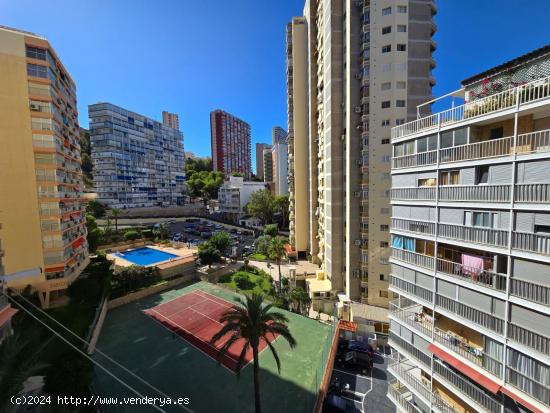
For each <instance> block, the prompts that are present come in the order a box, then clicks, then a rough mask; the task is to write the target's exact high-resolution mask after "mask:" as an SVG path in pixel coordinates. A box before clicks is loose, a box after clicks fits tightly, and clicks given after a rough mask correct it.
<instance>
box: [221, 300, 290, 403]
mask: <svg viewBox="0 0 550 413" xmlns="http://www.w3.org/2000/svg"><path fill="white" fill-rule="evenodd" d="M237 302H238V304H237V305H235V306H233V307H232V308H230V309H229V310H227V311H226V312H225V313H224V314H223V315H222V316H221V317H220V323H221V324H222V327H221V329H220V330H219V331H218V332H217V333H216V334H214V336H213V337H212V340H211V343H212V344H213V345H215V344H216V343H217V342H218V341H220V340H221V339H222V338H223V337H226V336H227V335H228V336H229V338H228V340H227V341H226V342H225V343H224V345H223V347H222V348H221V349H220V357H223V356H224V355H226V354H227V353H228V351H229V348H230V347H231V346H232V345H233V344H234V343H235V342H237V341H238V340H243V341H244V345H243V349H242V351H241V353H240V355H239V359H238V361H237V373H238V374H239V373H240V371H241V368H242V366H243V364H244V360H245V356H246V353H247V351H248V349H250V348H252V355H253V359H254V401H255V403H254V405H255V412H256V413H261V410H262V409H261V402H260V360H259V357H258V352H259V346H260V341H261V340H264V341H265V342H266V343H267V345H268V347H269V349H270V350H271V353H272V354H273V358H274V359H275V362H276V364H277V369H278V370H279V373H280V372H281V362H280V360H279V355H278V354H277V351H276V350H275V347H273V345H272V344H271V342H270V339H272V338H273V335H275V334H278V335H280V336H281V337H283V338H284V339H285V340H286V341H287V342H288V344H289V345H290V347H291V348H294V347H296V340H295V339H294V337H293V336H292V334H291V333H290V330H289V329H288V325H287V323H288V319H287V318H286V316H285V315H284V314H282V313H279V312H275V311H271V310H272V309H273V305H272V304H267V305H266V304H265V303H264V296H263V295H262V294H252V295H245V300H242V299H241V298H237Z"/></svg>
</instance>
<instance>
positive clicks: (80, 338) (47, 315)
mask: <svg viewBox="0 0 550 413" xmlns="http://www.w3.org/2000/svg"><path fill="white" fill-rule="evenodd" d="M11 291H13V292H15V293H16V294H17V296H18V297H19V298H21V299H23V300H24V301H25V302H26V303H28V304H30V305H31V306H32V307H33V308H35V309H36V310H38V311H40V312H41V313H42V314H44V315H45V316H46V317H48V318H49V319H50V320H52V321H53V322H55V323H56V324H58V325H59V326H60V327H61V328H63V329H64V330H66V331H67V332H69V333H70V334H71V335H72V336H74V337H76V338H77V339H78V340H80V341H81V342H83V343H84V344H87V345H90V343H89V342H88V341H86V340H84V339H83V338H82V337H80V336H79V335H78V334H76V333H75V332H74V331H72V330H70V329H69V328H68V327H66V326H65V325H63V324H61V323H60V322H59V321H57V320H56V319H55V318H54V317H52V316H51V315H49V314H48V313H46V312H45V311H44V310H42V309H41V308H40V307H37V306H36V305H34V304H33V303H32V302H31V301H29V300H27V299H26V298H25V297H23V296H22V295H21V294H19V293H18V292H17V291H15V290H13V289H11ZM95 352H97V353H99V354H101V355H102V356H103V357H105V358H106V359H107V360H109V361H110V362H111V363H113V364H114V365H116V366H117V367H120V368H121V369H122V370H124V371H125V372H127V373H129V374H130V375H132V376H133V377H135V378H136V379H138V380H139V381H140V382H141V383H143V384H145V385H146V386H149V387H150V388H152V389H153V390H155V391H156V392H158V393H159V394H161V395H162V396H164V397H166V398H170V399H174V398H173V397H170V396H168V395H167V394H165V393H163V392H162V391H161V390H160V389H157V388H156V387H155V386H153V385H152V384H151V383H149V382H148V381H146V380H145V379H143V378H141V377H140V376H138V375H137V374H135V373H134V372H133V371H131V370H129V369H128V368H126V367H124V366H123V365H122V364H120V363H119V362H117V361H116V360H113V359H112V358H111V357H109V356H108V355H107V354H105V353H103V352H102V351H101V350H99V349H98V348H97V347H96V348H95ZM179 406H180V407H181V408H182V409H183V410H185V411H187V412H189V413H193V411H192V410H191V409H189V408H188V407H186V406H184V405H179Z"/></svg>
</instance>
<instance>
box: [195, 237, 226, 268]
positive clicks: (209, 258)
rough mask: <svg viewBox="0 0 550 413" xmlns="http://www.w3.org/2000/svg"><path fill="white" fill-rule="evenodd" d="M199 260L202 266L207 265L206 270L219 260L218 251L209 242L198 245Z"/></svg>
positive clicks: (219, 254)
mask: <svg viewBox="0 0 550 413" xmlns="http://www.w3.org/2000/svg"><path fill="white" fill-rule="evenodd" d="M199 259H200V260H201V264H202V265H208V268H210V267H211V266H212V264H214V263H215V262H218V261H219V260H220V259H221V253H220V250H218V249H217V248H216V247H215V246H213V245H212V244H211V243H210V242H203V243H202V244H200V245H199Z"/></svg>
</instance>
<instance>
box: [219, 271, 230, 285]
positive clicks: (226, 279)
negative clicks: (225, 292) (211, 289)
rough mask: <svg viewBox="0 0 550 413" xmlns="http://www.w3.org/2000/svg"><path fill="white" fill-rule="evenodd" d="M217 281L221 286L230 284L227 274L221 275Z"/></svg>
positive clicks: (228, 274)
mask: <svg viewBox="0 0 550 413" xmlns="http://www.w3.org/2000/svg"><path fill="white" fill-rule="evenodd" d="M218 281H219V282H221V283H222V284H227V283H230V282H231V274H230V273H227V274H224V275H222V276H221V277H220V279H219V280H218Z"/></svg>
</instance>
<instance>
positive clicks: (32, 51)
mask: <svg viewBox="0 0 550 413" xmlns="http://www.w3.org/2000/svg"><path fill="white" fill-rule="evenodd" d="M27 57H30V58H31V59H39V60H46V50H44V49H39V48H38V47H31V46H27Z"/></svg>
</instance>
